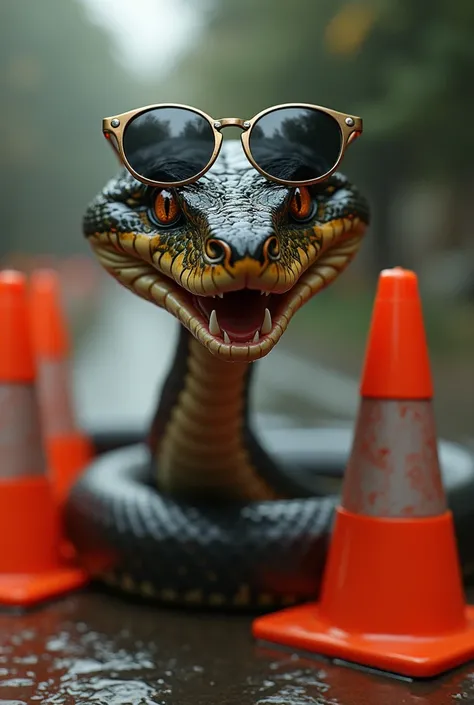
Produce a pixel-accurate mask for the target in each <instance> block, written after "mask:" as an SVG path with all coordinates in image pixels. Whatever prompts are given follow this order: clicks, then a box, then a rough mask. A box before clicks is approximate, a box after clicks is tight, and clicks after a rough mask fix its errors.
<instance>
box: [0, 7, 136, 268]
mask: <svg viewBox="0 0 474 705" xmlns="http://www.w3.org/2000/svg"><path fill="white" fill-rule="evenodd" d="M0 28H1V42H0V64H1V66H2V72H1V73H0V91H1V94H2V111H1V114H0V135H1V137H0V161H1V164H2V176H1V183H2V200H1V206H0V208H1V222H2V234H1V238H0V255H1V254H5V253H6V252H9V251H10V252H11V251H14V250H17V249H25V248H26V249H28V251H29V252H47V251H51V250H54V251H55V252H56V253H57V254H67V253H71V252H75V251H78V250H81V248H82V247H85V245H84V244H83V241H82V239H81V219H82V214H83V212H84V208H85V206H86V204H87V202H88V201H89V199H91V198H92V197H93V196H94V195H95V193H96V191H97V190H98V189H99V188H100V186H101V185H102V184H103V183H104V182H105V181H106V179H107V178H109V177H110V176H111V175H112V174H113V169H114V167H115V164H116V160H115V157H114V155H113V153H112V150H111V149H110V148H108V147H107V145H106V144H105V140H104V139H103V137H102V134H101V123H100V121H101V118H102V117H103V116H105V115H109V114H113V112H114V111H123V110H126V109H127V108H131V107H134V106H135V105H140V104H143V101H144V97H145V88H144V87H143V86H140V85H137V84H136V82H134V81H132V79H131V78H130V77H129V76H128V75H124V74H123V73H122V71H120V69H119V68H118V66H117V65H116V63H114V61H113V59H112V57H111V53H110V51H109V44H108V37H106V36H105V35H104V33H103V32H102V31H101V30H100V29H99V28H97V27H95V26H93V25H91V24H90V23H89V22H88V20H87V18H86V16H85V14H84V10H83V8H82V6H81V5H79V4H78V3H77V2H57V0H42V2H33V3H32V2H28V1H27V0H2V2H1V3H0ZM147 94H148V91H147ZM147 97H148V95H147Z"/></svg>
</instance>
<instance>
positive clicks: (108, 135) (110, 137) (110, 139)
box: [103, 130, 123, 164]
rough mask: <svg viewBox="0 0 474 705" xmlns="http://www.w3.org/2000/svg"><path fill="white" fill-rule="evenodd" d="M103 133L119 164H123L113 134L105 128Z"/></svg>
mask: <svg viewBox="0 0 474 705" xmlns="http://www.w3.org/2000/svg"><path fill="white" fill-rule="evenodd" d="M103 135H104V137H105V139H106V140H107V142H108V143H109V144H110V146H111V147H112V151H113V153H114V154H115V156H116V157H117V159H118V160H119V164H123V161H122V157H121V156H120V152H119V149H118V146H117V144H116V143H115V139H114V136H113V135H112V134H111V133H110V132H106V131H105V130H104V132H103Z"/></svg>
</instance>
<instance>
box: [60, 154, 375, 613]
mask: <svg viewBox="0 0 474 705" xmlns="http://www.w3.org/2000/svg"><path fill="white" fill-rule="evenodd" d="M369 221H370V208H369V204H368V201H367V199H366V198H365V197H364V196H363V195H362V194H361V192H360V191H359V189H358V188H356V187H355V186H354V185H353V184H352V183H351V182H350V180H349V179H348V178H347V177H346V176H344V175H343V174H342V173H340V172H339V171H336V172H334V173H333V174H331V175H330V176H329V177H328V178H327V179H326V180H324V181H323V182H320V183H317V184H315V185H313V186H305V187H303V186H301V187H295V186H291V187H290V186H286V185H282V184H279V183H275V182H270V181H269V180H268V179H266V178H265V177H264V176H262V175H261V174H260V173H258V172H257V171H256V170H255V169H254V168H253V167H252V165H251V164H250V163H249V161H248V160H247V159H246V158H245V155H244V154H243V150H242V148H241V145H240V142H239V141H236V140H226V142H225V143H224V144H223V146H222V149H221V152H220V154H219V157H218V159H217V161H216V162H215V164H214V165H213V166H212V168H211V169H210V170H209V171H208V172H207V173H206V174H205V175H204V176H203V177H202V178H201V179H199V180H198V181H196V182H194V183H191V184H188V185H186V186H182V187H178V188H174V189H164V188H156V187H151V186H149V185H146V184H143V183H141V182H139V181H137V180H136V179H135V178H134V177H133V176H132V175H131V174H130V173H129V172H128V171H127V170H126V169H124V168H121V169H120V170H119V172H118V173H117V174H116V175H115V176H114V177H113V178H112V179H111V180H109V181H108V182H107V183H106V185H105V186H104V187H103V188H102V189H101V191H100V192H99V193H98V195H97V196H96V197H95V198H94V199H93V200H92V202H91V203H90V204H89V205H88V206H87V209H86V212H85V215H84V218H83V233H84V236H85V237H86V238H87V240H88V243H89V245H90V247H91V248H92V252H93V254H94V256H95V257H96V258H97V260H98V261H99V263H100V265H101V267H103V268H104V269H105V270H106V272H108V273H109V274H110V275H111V276H112V277H113V278H114V279H115V280H116V281H117V282H118V283H119V284H120V285H122V286H123V287H125V288H126V289H128V290H129V291H130V292H131V293H133V294H134V295H136V296H138V297H140V298H141V299H144V300H146V301H148V302H150V303H151V304H152V305H154V306H157V307H159V308H161V309H164V310H165V311H167V312H168V313H169V314H171V315H172V316H173V317H174V318H175V319H176V321H177V323H178V324H179V334H178V339H177V343H176V349H175V352H174V355H173V359H172V362H171V364H170V367H169V370H168V374H167V377H166V379H165V382H164V383H163V386H162V388H161V390H160V393H159V395H158V400H157V405H156V411H155V413H154V415H153V418H152V420H151V423H150V428H149V432H148V434H147V437H146V439H145V440H144V441H143V442H141V443H136V444H133V445H131V446H128V447H124V448H119V449H115V450H112V451H110V452H107V453H105V454H103V455H100V456H98V457H96V458H94V459H93V461H92V462H91V463H90V465H89V466H88V467H87V468H86V470H85V471H84V472H83V474H82V475H81V476H80V478H79V479H78V480H77V482H76V483H75V485H74V487H73V488H72V490H71V493H70V496H69V498H68V501H67V506H66V510H65V511H66V515H65V516H66V526H67V531H68V535H69V537H70V539H71V541H72V542H73V544H74V545H75V546H76V548H77V550H78V553H79V554H80V556H81V559H82V560H83V561H84V563H85V565H86V566H87V568H88V570H89V571H90V573H91V575H92V576H93V577H94V578H95V579H97V580H98V581H100V582H102V583H103V584H105V585H108V586H109V587H112V588H114V589H119V590H120V591H122V592H126V593H129V594H130V595H136V596H140V597H143V598H148V599H150V600H153V601H157V602H160V603H163V604H172V605H177V606H183V605H187V606H193V605H195V606H204V607H214V608H226V609H227V608H232V609H239V608H244V609H249V608H250V609H260V608H262V609H266V608H270V607H275V606H279V605H291V604H295V603H298V602H301V601H304V600H308V599H313V598H314V596H315V595H317V594H318V591H319V589H320V584H321V579H322V573H323V567H324V563H325V558H326V554H327V550H328V541H329V537H330V533H331V525H332V521H333V514H334V508H335V506H336V504H335V503H336V498H335V497H334V496H333V495H332V494H328V495H315V493H314V491H312V490H311V488H309V487H307V486H305V484H304V482H302V481H301V478H300V479H298V478H297V477H296V476H295V475H294V474H292V473H291V472H289V471H288V469H287V468H283V467H282V464H281V462H279V459H278V457H275V456H274V455H273V454H272V453H271V449H270V450H269V449H268V448H265V447H264V445H263V444H262V443H261V441H260V440H259V437H258V433H257V432H256V430H255V427H254V425H253V422H252V414H251V391H252V384H253V382H252V380H253V379H254V371H255V368H256V367H257V366H258V365H261V364H265V361H264V360H263V358H265V357H266V356H267V355H268V354H270V353H271V352H272V350H273V349H274V348H275V346H276V345H277V344H278V342H279V341H280V339H281V338H282V336H283V335H284V334H285V333H286V331H287V328H288V327H289V324H290V321H291V320H292V318H293V316H294V315H295V314H296V313H297V311H298V310H299V309H300V308H301V307H303V306H304V305H305V304H306V303H307V302H308V301H310V300H311V299H312V298H313V297H314V296H316V295H317V294H318V293H319V292H321V291H322V290H324V289H325V288H326V287H328V286H329V285H330V284H331V283H332V282H334V281H335V280H336V279H337V278H338V277H339V276H340V275H341V274H342V273H343V271H344V270H345V269H346V267H347V266H348V265H349V264H350V263H351V262H352V260H353V259H354V257H355V255H356V254H357V252H358V251H359V249H360V246H361V243H362V241H363V237H364V234H365V232H366V231H367V227H368V225H369ZM124 325H126V321H124ZM156 359H157V364H159V362H160V350H159V349H157V350H156ZM138 364H139V361H138ZM149 372H150V377H152V374H153V370H152V369H150V371H149ZM122 374H124V375H125V374H126V370H124V371H123V373H122ZM282 374H285V370H282ZM117 383H120V380H117ZM321 462H323V461H321ZM316 465H317V459H316ZM321 469H323V468H321Z"/></svg>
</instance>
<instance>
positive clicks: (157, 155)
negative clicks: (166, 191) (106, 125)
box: [123, 108, 214, 183]
mask: <svg viewBox="0 0 474 705" xmlns="http://www.w3.org/2000/svg"><path fill="white" fill-rule="evenodd" d="M123 148H124V152H125V155H126V157H127V159H128V163H129V164H130V166H131V167H132V169H134V170H135V171H136V172H137V174H140V175H141V176H144V177H145V178H146V179H149V180H150V181H160V182H162V183H172V182H173V181H185V180H186V179H190V178H192V177H193V176H196V174H199V172H200V171H201V170H202V169H204V167H205V166H206V165H207V164H208V163H209V160H210V158H211V155H212V152H213V151H214V133H213V131H212V128H211V126H210V124H209V123H208V121H207V120H206V119H205V118H203V117H202V116H201V115H199V114H198V113H195V112H193V111H192V110H186V109H184V108H153V109H152V110H149V111H148V112H146V113H141V114H140V115H138V116H137V117H135V118H133V120H131V121H130V122H129V124H128V125H127V127H126V129H125V132H124V135H123Z"/></svg>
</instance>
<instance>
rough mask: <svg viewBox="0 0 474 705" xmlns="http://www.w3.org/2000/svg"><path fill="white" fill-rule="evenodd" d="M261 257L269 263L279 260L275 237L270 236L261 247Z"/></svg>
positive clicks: (278, 246) (277, 244)
mask: <svg viewBox="0 0 474 705" xmlns="http://www.w3.org/2000/svg"><path fill="white" fill-rule="evenodd" d="M263 256H264V259H268V260H269V261H270V262H277V260H279V259H280V243H279V242H278V238H277V237H276V236H275V235H272V236H271V237H269V238H268V239H267V240H265V243H264V245H263Z"/></svg>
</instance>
